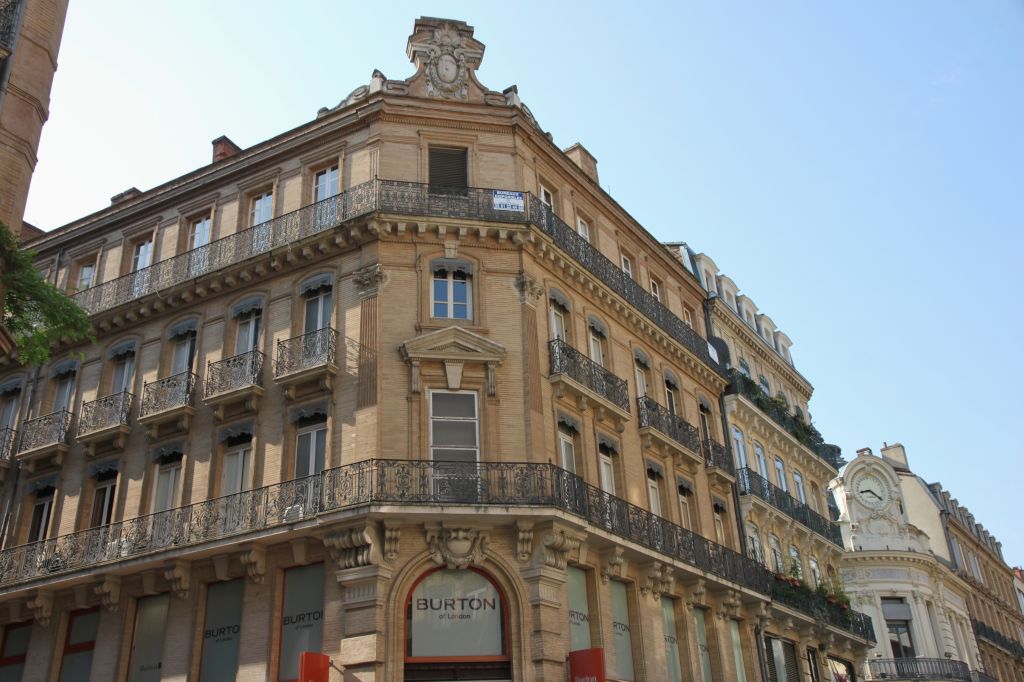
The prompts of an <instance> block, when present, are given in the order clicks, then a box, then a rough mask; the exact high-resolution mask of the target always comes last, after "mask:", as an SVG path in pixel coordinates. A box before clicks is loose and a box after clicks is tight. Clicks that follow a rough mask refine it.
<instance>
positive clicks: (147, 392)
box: [139, 372, 196, 417]
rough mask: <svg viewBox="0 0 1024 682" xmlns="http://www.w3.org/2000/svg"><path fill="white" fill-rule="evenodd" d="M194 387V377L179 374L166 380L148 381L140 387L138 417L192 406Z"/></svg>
mask: <svg viewBox="0 0 1024 682" xmlns="http://www.w3.org/2000/svg"><path fill="white" fill-rule="evenodd" d="M195 386H196V375H195V374H193V373H192V372H181V373H179V374H175V375H173V376H169V377H167V378H166V379H157V380H156V381H148V382H146V383H145V384H143V386H142V410H141V411H140V412H139V416H140V417H147V416H149V415H152V414H156V413H158V412H164V411H166V410H173V409H175V408H177V407H187V406H190V405H192V392H193V390H194V389H195Z"/></svg>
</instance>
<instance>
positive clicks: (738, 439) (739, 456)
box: [732, 426, 747, 469]
mask: <svg viewBox="0 0 1024 682" xmlns="http://www.w3.org/2000/svg"><path fill="white" fill-rule="evenodd" d="M732 444H733V449H734V450H736V460H737V461H738V462H739V467H740V468H741V469H745V468H747V447H746V445H745V442H744V439H743V432H742V431H740V430H739V428H737V427H735V426H734V427H732Z"/></svg>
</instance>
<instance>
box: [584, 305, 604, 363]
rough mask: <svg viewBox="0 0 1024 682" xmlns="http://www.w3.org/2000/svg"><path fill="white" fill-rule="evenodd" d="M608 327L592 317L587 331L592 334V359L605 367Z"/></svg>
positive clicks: (590, 338) (589, 319)
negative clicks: (605, 344)
mask: <svg viewBox="0 0 1024 682" xmlns="http://www.w3.org/2000/svg"><path fill="white" fill-rule="evenodd" d="M605 329H606V327H605V326H604V324H603V323H602V322H601V321H600V320H598V319H597V318H596V317H593V316H591V317H590V318H588V320H587V330H588V331H589V333H590V336H589V342H590V344H589V345H590V359H591V360H593V361H594V362H596V363H597V364H599V365H601V366H602V367H604V340H605V337H606V336H607V335H608V334H607V332H606V331H605Z"/></svg>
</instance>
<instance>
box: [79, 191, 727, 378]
mask: <svg viewBox="0 0 1024 682" xmlns="http://www.w3.org/2000/svg"><path fill="white" fill-rule="evenodd" d="M508 194H509V192H507V191H505V190H493V189H482V188H475V187H474V188H467V189H464V190H460V191H459V192H438V191H437V188H431V187H430V186H429V185H426V184H422V183H415V182H399V181H395V180H371V181H369V182H365V183H363V184H361V185H357V186H355V187H352V188H350V189H348V190H346V191H345V192H342V193H341V194H338V195H337V196H334V197H331V198H329V199H324V200H323V201H321V202H320V203H317V204H312V205H310V206H306V207H304V208H301V209H299V210H297V211H293V212H292V213H288V214H286V215H283V216H281V217H279V218H275V219H273V220H270V221H267V222H266V223H263V224H262V225H257V226H256V227H253V228H250V229H248V230H245V231H243V232H238V233H236V234H233V235H229V236H227V237H224V238H223V239H219V240H217V241H214V242H210V243H209V244H207V245H205V246H202V247H200V248H199V249H195V250H193V251H188V252H186V253H183V254H180V255H178V256H174V257H173V258H169V259H167V260H164V261H160V262H159V263H155V264H154V265H152V266H150V267H148V268H145V269H143V270H139V271H138V272H134V273H131V274H129V275H125V276H124V277H120V278H118V279H114V280H111V281H110V282H105V283H103V284H98V285H96V286H94V287H92V288H90V289H87V290H85V291H81V292H79V293H77V294H75V299H76V300H77V301H78V303H79V305H81V306H82V307H83V308H85V309H86V310H88V311H89V312H90V313H92V314H95V313H99V312H102V311H104V310H109V309H111V308H114V307H116V306H119V305H122V304H124V303H128V302H130V301H133V300H135V299H137V298H139V297H140V296H144V295H146V294H151V293H155V292H156V291H162V290H164V289H166V288H167V287H170V286H174V285H176V284H181V283H183V282H186V281H188V280H190V279H194V278H196V277H199V276H201V275H204V274H206V273H209V272H214V271H216V270H219V269H221V268H224V267H227V266H230V265H233V264H235V263H239V262H241V261H244V260H246V259H248V258H251V257H253V256H257V255H259V254H261V253H265V252H267V251H269V250H271V249H274V248H277V247H279V246H283V245H286V244H289V243H291V242H294V241H297V240H300V239H304V238H306V237H308V236H311V235H313V234H316V233H318V232H321V231H323V230H326V229H330V228H333V227H335V226H336V225H339V224H340V223H343V222H346V221H348V220H351V219H353V218H357V217H360V216H363V215H366V214H368V213H373V212H374V211H380V212H384V213H398V214H405V215H422V216H431V217H439V218H465V219H469V220H479V221H483V222H497V223H509V224H520V225H523V224H530V225H533V226H535V227H537V228H538V229H539V230H540V231H541V232H543V233H544V234H546V235H547V236H549V237H550V238H551V239H552V240H553V241H554V242H555V244H556V245H557V246H558V247H559V248H560V249H562V250H563V251H565V253H566V254H568V255H569V257H570V258H572V259H573V260H575V261H576V262H577V263H579V264H580V265H581V266H582V267H583V268H585V269H586V270H587V271H588V272H590V273H591V274H592V275H594V276H595V277H596V278H597V279H598V280H600V281H601V282H602V283H603V284H605V285H606V286H607V287H609V288H610V289H612V290H613V291H614V292H615V293H616V294H618V295H619V296H621V297H622V298H623V299H625V300H626V301H627V302H628V303H629V304H630V305H632V306H634V307H635V308H637V309H638V310H639V311H641V312H642V313H643V314H644V315H645V316H647V318H648V319H650V320H651V321H652V322H653V323H654V324H656V325H657V326H658V327H660V328H661V329H662V331H664V332H665V333H666V334H668V335H669V336H670V337H671V338H673V339H674V340H675V341H676V342H677V343H679V344H680V345H682V346H684V347H685V348H686V349H687V350H689V351H690V352H691V353H693V354H694V355H695V356H696V357H698V358H700V360H701V361H702V362H704V363H705V364H706V365H707V366H708V367H710V368H711V369H713V370H714V371H715V372H718V373H720V374H722V375H723V376H725V371H724V369H722V367H721V365H720V364H719V363H718V361H717V360H716V359H714V358H713V357H712V355H711V351H710V350H709V346H708V342H707V341H706V340H705V339H704V338H702V337H701V336H700V334H698V333H697V332H696V331H694V330H693V329H692V328H691V327H690V326H689V325H688V324H686V323H685V322H683V321H682V319H680V318H679V317H678V316H676V314H675V313H673V312H672V311H671V310H669V309H668V308H666V307H665V306H664V305H663V304H662V303H661V302H660V301H658V299H656V298H655V297H654V296H653V295H652V294H651V293H650V292H648V291H647V290H646V289H644V287H643V286H641V285H640V284H639V283H638V282H636V281H634V280H633V279H632V278H630V277H629V276H628V275H626V274H625V273H624V272H623V271H622V269H621V268H619V267H618V266H617V265H616V264H615V263H613V262H612V261H611V260H609V259H608V258H606V257H605V256H604V255H603V254H602V253H601V252H600V251H598V250H597V249H596V248H594V246H593V245H591V244H590V242H588V241H587V240H585V239H583V238H582V237H581V236H580V235H579V234H578V233H577V232H576V230H574V229H573V228H572V227H570V226H569V225H567V224H566V223H565V222H564V221H563V220H562V219H560V218H559V217H558V216H556V215H555V214H554V213H553V212H552V211H551V209H550V208H548V207H547V206H545V205H544V203H543V202H541V201H540V200H538V199H537V198H536V197H535V196H533V195H532V194H530V193H528V192H512V194H515V195H519V196H521V198H522V204H521V206H510V205H509V204H508V203H507V202H503V200H501V198H500V197H502V196H507V195H508ZM499 207H501V208H499Z"/></svg>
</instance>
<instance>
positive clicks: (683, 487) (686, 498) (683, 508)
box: [678, 478, 696, 531]
mask: <svg viewBox="0 0 1024 682" xmlns="http://www.w3.org/2000/svg"><path fill="white" fill-rule="evenodd" d="M678 491H679V525H681V526H682V527H683V528H685V529H687V530H694V531H695V530H696V528H694V527H693V520H692V518H691V516H690V496H691V495H693V484H692V483H690V482H689V481H687V480H686V479H683V478H680V479H679V481H678Z"/></svg>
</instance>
